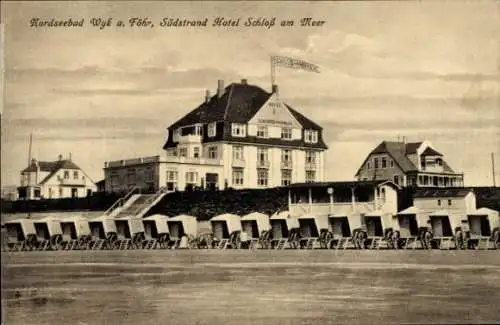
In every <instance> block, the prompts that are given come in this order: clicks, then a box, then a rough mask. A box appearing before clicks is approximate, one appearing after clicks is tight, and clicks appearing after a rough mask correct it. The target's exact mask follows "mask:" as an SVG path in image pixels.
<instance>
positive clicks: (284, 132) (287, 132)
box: [281, 128, 292, 140]
mask: <svg viewBox="0 0 500 325" xmlns="http://www.w3.org/2000/svg"><path fill="white" fill-rule="evenodd" d="M281 138H282V139H286V140H291V139H292V129H290V128H281Z"/></svg>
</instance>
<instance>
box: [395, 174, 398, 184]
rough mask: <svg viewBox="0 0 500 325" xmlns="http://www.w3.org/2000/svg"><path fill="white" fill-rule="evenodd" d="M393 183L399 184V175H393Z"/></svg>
mask: <svg viewBox="0 0 500 325" xmlns="http://www.w3.org/2000/svg"><path fill="white" fill-rule="evenodd" d="M394 184H396V185H399V176H398V175H394Z"/></svg>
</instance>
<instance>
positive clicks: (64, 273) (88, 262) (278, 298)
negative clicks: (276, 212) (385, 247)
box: [2, 250, 500, 325]
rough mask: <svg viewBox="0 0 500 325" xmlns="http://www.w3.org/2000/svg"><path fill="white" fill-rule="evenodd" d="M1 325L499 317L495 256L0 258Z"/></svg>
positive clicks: (499, 270)
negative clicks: (1, 279)
mask: <svg viewBox="0 0 500 325" xmlns="http://www.w3.org/2000/svg"><path fill="white" fill-rule="evenodd" d="M2 262H3V270H2V271H3V281H2V286H3V290H2V291H3V297H2V305H3V308H4V310H3V318H4V321H5V323H6V324H9V325H14V324H31V325H35V324H63V323H65V324H70V323H71V324H89V325H100V324H142V325H149V324H169V325H176V324H179V325H180V324H200V325H201V324H207V325H223V324H234V325H236V324H238V325H240V324H268V325H274V324H294V325H295V324H318V325H319V324H326V323H336V324H340V323H343V324H353V323H355V324H388V323H485V322H488V323H497V322H498V321H499V320H500V308H498V306H500V252H499V251H257V252H251V251H218V250H213V251H207V250H185V251H180V250H179V251H128V252H123V251H121V252H120V251H96V252H88V251H82V252H76V251H75V252H62V251H58V252H36V253H35V252H27V253H3V261H2Z"/></svg>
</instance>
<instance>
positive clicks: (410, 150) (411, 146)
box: [406, 142, 422, 155]
mask: <svg viewBox="0 0 500 325" xmlns="http://www.w3.org/2000/svg"><path fill="white" fill-rule="evenodd" d="M421 145H422V142H409V143H407V144H406V154H407V155H411V154H414V153H417V149H418V148H420V146H421Z"/></svg>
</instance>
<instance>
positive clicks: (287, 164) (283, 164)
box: [281, 160, 292, 169]
mask: <svg viewBox="0 0 500 325" xmlns="http://www.w3.org/2000/svg"><path fill="white" fill-rule="evenodd" d="M281 169H292V161H291V160H282V161H281Z"/></svg>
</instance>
